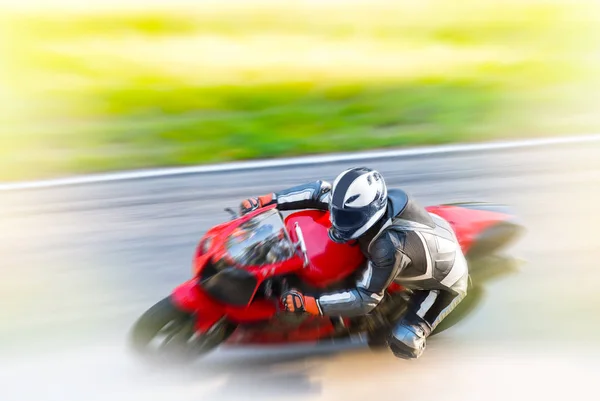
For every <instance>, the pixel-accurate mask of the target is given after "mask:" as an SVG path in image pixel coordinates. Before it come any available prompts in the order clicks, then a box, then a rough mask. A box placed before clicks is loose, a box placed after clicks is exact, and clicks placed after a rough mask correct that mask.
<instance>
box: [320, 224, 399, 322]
mask: <svg viewBox="0 0 600 401" xmlns="http://www.w3.org/2000/svg"><path fill="white" fill-rule="evenodd" d="M403 243H404V235H403V233H399V232H395V231H386V232H384V233H382V234H381V235H380V236H379V237H378V238H376V239H375V241H374V242H373V243H371V245H370V246H369V258H370V261H369V263H368V264H367V267H366V269H365V271H364V273H363V275H362V278H361V279H360V280H359V281H358V282H357V283H356V287H355V288H353V289H350V290H346V291H340V292H334V293H330V294H324V295H321V296H320V297H318V298H317V305H318V306H319V310H320V312H321V313H322V314H323V315H330V316H347V317H352V316H361V315H365V314H367V313H369V312H371V311H372V310H373V309H375V307H376V306H377V305H378V304H379V302H380V301H381V300H382V299H383V293H384V292H385V289H386V288H387V287H388V286H389V285H390V284H391V282H392V281H393V280H394V279H395V278H396V276H397V275H398V273H399V272H400V271H401V270H403V269H404V268H405V267H406V266H408V264H410V263H411V260H410V258H409V257H408V256H407V255H406V254H405V253H404V252H402V248H403V246H402V245H403Z"/></svg>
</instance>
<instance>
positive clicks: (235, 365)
mask: <svg viewBox="0 0 600 401" xmlns="http://www.w3.org/2000/svg"><path fill="white" fill-rule="evenodd" d="M360 164H362V165H369V166H372V167H375V168H377V169H379V170H380V171H381V172H382V173H383V175H384V177H385V178H386V180H387V182H388V184H389V185H390V186H401V187H403V188H404V189H405V190H407V191H408V192H411V193H412V194H413V195H415V196H416V197H417V198H418V199H419V200H420V201H421V202H422V203H423V204H437V203H443V202H454V201H466V200H482V201H494V202H500V203H505V204H508V205H510V206H512V207H513V208H514V210H515V212H516V213H517V214H518V215H519V216H520V217H521V218H522V220H523V222H524V224H525V225H526V226H527V228H528V232H527V234H526V236H525V237H524V238H523V239H522V241H521V242H520V243H519V244H517V245H516V246H515V247H513V248H512V249H511V251H510V255H511V257H515V258H517V261H518V263H517V264H518V266H519V270H518V272H516V273H514V274H512V275H509V276H506V277H502V278H499V279H498V280H497V281H495V282H493V283H491V284H490V285H488V286H487V292H486V298H485V300H484V302H483V303H482V305H481V306H480V307H479V308H478V309H477V311H476V312H475V313H474V314H473V315H472V316H471V317H470V318H469V319H467V320H466V321H464V322H463V323H461V324H460V325H458V326H456V327H454V328H453V329H452V330H449V331H448V332H445V333H443V334H442V335H440V336H439V337H437V338H434V339H432V340H431V341H430V343H429V349H428V350H427V352H426V354H425V356H424V357H423V358H421V359H420V360H418V361H414V362H406V361H399V360H396V359H394V358H393V357H391V355H389V354H388V353H385V352H384V353H382V354H373V353H371V352H369V351H368V350H366V349H365V347H364V346H363V345H361V344H346V345H340V346H335V347H317V348H315V347H293V348H291V349H281V348H278V349H258V350H257V349H245V350H235V349H231V350H225V351H221V352H217V353H215V354H213V355H211V356H210V357H208V358H207V359H206V360H204V361H200V362H199V363H198V364H196V365H194V366H192V367H189V368H186V369H183V370H168V371H162V370H159V371H157V370H149V369H147V368H146V367H142V366H139V365H137V364H136V363H135V362H134V361H133V360H132V359H131V358H130V356H129V355H128V354H127V352H126V351H125V349H124V347H123V339H124V336H125V333H126V332H127V330H128V329H129V327H130V325H131V323H132V322H133V320H134V319H135V318H136V317H137V316H138V315H139V314H141V313H142V312H143V311H144V310H145V309H146V308H147V307H149V306H150V305H152V303H154V302H155V301H157V300H159V299H160V298H162V297H163V296H165V295H166V294H168V292H169V291H170V290H171V289H172V288H173V287H174V286H175V285H177V284H178V283H179V282H181V281H183V280H185V279H186V278H187V277H188V275H189V273H190V267H191V256H192V253H193V250H194V246H195V244H196V241H197V240H198V239H199V238H200V236H201V235H202V233H203V232H204V231H206V230H207V229H208V228H209V227H210V226H212V225H214V224H216V223H219V222H221V221H223V220H224V219H227V217H228V216H227V214H226V213H225V212H223V211H222V209H223V208H224V207H227V206H232V207H235V206H237V204H238V203H239V200H240V199H242V198H244V197H246V196H249V195H257V194H262V193H266V192H270V191H273V190H277V189H280V188H285V187H287V186H291V185H294V184H296V183H299V182H303V181H307V180H314V179H318V178H323V179H329V180H331V179H333V178H334V176H335V175H336V174H337V173H338V172H340V171H341V170H342V169H344V168H346V167H348V166H351V165H352V163H347V162H344V163H334V164H325V165H316V166H311V167H301V168H278V169H263V170H254V171H243V172H228V173H215V174H198V175H190V176H181V177H171V178H160V179H144V180H137V181H122V182H112V183H104V184H93V185H81V186H73V187H63V188H55V189H44V190H29V191H16V192H2V193H0V301H1V308H0V340H1V341H2V343H1V345H0V355H1V357H0V388H1V389H2V393H3V395H2V397H1V398H2V400H7V401H9V400H10V401H12V400H19V401H21V400H26V401H29V400H45V401H47V400H61V401H62V400H65V401H70V400H76V399H77V400H81V399H84V400H111V401H112V400H141V399H144V400H149V399H152V400H154V399H156V400H172V399H181V400H200V399H207V397H213V398H217V399H219V400H221V399H243V400H247V399H258V398H261V399H281V398H282V397H289V398H292V399H300V398H301V399H304V400H307V399H308V400H321V399H322V400H331V399H348V400H354V399H356V400H359V399H361V400H362V399H365V398H367V397H368V398H373V399H390V400H392V399H393V400H397V399H399V398H404V399H408V400H413V399H414V400H419V401H423V400H434V399H435V400H437V399H439V398H440V397H443V398H444V399H446V400H447V399H450V400H465V399H473V400H480V399H484V397H485V399H486V400H495V399H498V400H500V399H503V400H504V399H506V398H507V397H513V398H516V399H525V398H535V399H542V398H543V399H545V400H549V399H557V400H558V399H563V398H565V397H576V396H586V397H587V398H589V397H590V395H592V394H595V391H596V384H595V381H594V378H595V379H596V380H597V378H598V377H600V376H599V374H600V318H599V317H598V312H597V309H598V307H599V306H600V290H599V289H598V284H600V269H599V268H598V266H597V264H598V260H599V257H598V255H599V253H600V236H598V227H599V226H600V213H599V212H598V207H599V206H598V205H600V143H587V144H585V145H569V146H566V145H561V146H553V147H545V148H529V149H522V150H509V151H508V150H504V151H486V152H482V153H479V154H474V153H462V154H461V153H457V154H452V155H436V156H430V157H424V156H420V157H409V158H404V159H402V160H399V159H388V160H372V161H369V162H361V163H360Z"/></svg>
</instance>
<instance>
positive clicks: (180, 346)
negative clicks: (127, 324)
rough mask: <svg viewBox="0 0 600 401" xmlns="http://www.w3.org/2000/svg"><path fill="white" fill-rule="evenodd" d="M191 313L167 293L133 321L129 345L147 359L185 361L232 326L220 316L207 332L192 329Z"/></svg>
mask: <svg viewBox="0 0 600 401" xmlns="http://www.w3.org/2000/svg"><path fill="white" fill-rule="evenodd" d="M194 323H195V319H194V315H193V314H191V313H188V312H185V311H182V310H180V309H179V308H177V306H176V305H175V304H174V303H173V302H172V300H171V298H170V297H167V298H164V299H162V300H161V301H159V302H158V303H156V304H155V305H154V306H152V307H151V308H150V309H148V310H147V311H146V312H145V313H144V314H142V316H140V318H139V319H138V320H137V321H136V322H135V324H134V325H133V328H132V329H131V332H130V335H129V345H130V348H131V350H132V351H133V352H134V354H136V356H138V357H140V358H141V359H143V360H145V361H148V362H160V363H182V362H183V363H188V362H191V361H193V360H194V359H196V358H197V357H199V356H200V355H202V354H205V353H207V352H209V351H211V350H212V349H214V348H216V347H217V346H218V345H219V344H221V343H222V342H223V341H225V340H226V339H227V337H229V335H231V333H232V332H233V331H234V330H235V326H234V325H232V324H231V323H229V322H227V321H225V320H222V321H219V322H218V323H216V324H215V326H213V327H212V328H211V329H210V330H209V332H207V333H203V334H199V333H197V332H196V331H195V329H194Z"/></svg>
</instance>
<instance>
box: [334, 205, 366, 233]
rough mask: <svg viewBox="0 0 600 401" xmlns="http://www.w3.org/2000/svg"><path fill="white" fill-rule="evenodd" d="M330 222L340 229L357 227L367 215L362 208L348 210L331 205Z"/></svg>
mask: <svg viewBox="0 0 600 401" xmlns="http://www.w3.org/2000/svg"><path fill="white" fill-rule="evenodd" d="M331 218H332V224H333V225H334V226H335V227H337V228H340V229H351V228H359V227H361V226H362V225H364V224H365V223H366V222H367V220H368V219H369V216H368V214H367V213H365V212H364V210H348V209H338V208H336V207H331Z"/></svg>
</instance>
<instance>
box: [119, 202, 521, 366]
mask: <svg viewBox="0 0 600 401" xmlns="http://www.w3.org/2000/svg"><path fill="white" fill-rule="evenodd" d="M426 209H427V211H428V212H430V213H433V214H436V215H438V216H440V217H442V218H444V219H445V220H447V221H448V222H449V223H450V224H451V226H452V227H453V229H454V231H455V233H456V236H457V239H458V241H459V243H460V246H461V248H462V250H463V252H464V254H465V256H466V258H467V260H468V261H469V264H470V265H472V263H473V262H474V261H476V260H480V259H481V258H485V257H486V256H489V255H493V254H495V253H496V252H497V251H499V250H500V249H503V248H505V247H506V246H507V245H508V244H509V243H511V242H514V240H515V239H516V238H517V237H518V236H519V235H520V233H521V232H522V226H521V225H520V224H518V223H517V222H516V221H515V218H514V216H512V215H511V214H510V213H508V212H507V210H506V207H504V206H501V205H496V204H490V203H461V204H444V205H439V206H429V207H427V208H426ZM226 210H228V211H229V212H230V213H232V214H233V215H234V216H233V219H232V220H231V221H229V222H226V223H223V224H220V225H217V226H215V227H213V228H211V229H210V230H209V231H208V232H207V233H206V234H205V235H204V237H203V238H202V239H201V240H200V242H199V244H198V246H197V249H196V253H195V255H194V262H193V277H192V279H191V280H189V281H187V282H185V283H183V284H181V285H179V286H178V287H176V288H175V289H174V291H173V292H172V293H171V295H170V296H168V297H166V298H164V299H163V300H161V301H159V302H158V303H156V304H155V305H154V306H152V307H151V308H150V309H148V310H147V311H146V312H145V313H144V314H143V315H142V316H141V317H140V318H139V319H138V320H137V322H136V323H135V324H134V326H133V328H132V330H131V332H130V338H129V344H130V346H131V349H132V350H133V351H134V352H135V354H137V355H138V356H141V357H144V358H148V359H154V360H156V359H158V360H161V361H167V360H175V359H176V360H192V359H194V358H196V357H198V356H200V355H202V354H206V353H207V352H209V351H211V350H213V349H215V348H216V347H218V346H219V345H221V344H236V345H241V344H282V343H298V342H322V341H331V340H336V339H344V338H349V337H352V336H356V335H359V336H364V335H366V336H367V337H369V338H370V341H369V344H370V345H372V346H373V347H378V346H382V345H384V344H385V340H384V337H383V336H382V333H386V332H387V330H389V328H390V327H392V325H393V324H394V322H397V321H398V320H399V319H400V318H401V316H402V314H403V313H404V312H405V310H406V306H407V299H408V296H409V294H410V290H409V289H406V288H404V287H402V286H401V285H399V284H397V283H394V282H393V283H392V284H390V286H389V287H388V288H387V290H386V292H385V295H384V298H383V300H382V301H381V302H380V304H379V305H378V306H377V307H376V308H375V309H374V310H373V311H372V312H371V313H370V314H368V315H366V316H361V317H354V318H343V317H325V316H311V315H308V314H297V313H290V312H285V311H284V308H283V306H282V304H281V302H280V296H281V294H283V293H284V292H285V291H286V290H288V289H290V288H295V289H298V290H300V291H301V292H303V293H305V294H309V295H310V294H316V293H319V292H323V291H335V290H339V289H345V288H351V287H353V285H354V284H355V283H356V279H357V274H359V272H360V270H361V269H360V267H361V265H362V264H363V263H365V258H364V256H363V254H362V253H361V251H360V249H359V247H358V246H357V245H356V244H352V243H349V244H339V243H335V242H333V241H331V240H330V239H329V236H328V230H329V228H330V226H331V223H330V219H329V212H327V211H319V210H304V211H297V212H294V213H291V214H289V215H288V216H287V217H284V216H283V215H282V214H281V212H279V211H278V210H277V209H275V206H274V205H273V206H270V207H266V208H261V209H258V210H255V211H253V212H251V213H248V214H246V215H244V216H237V215H235V212H233V211H231V210H230V209H226ZM470 296H471V295H467V298H465V300H463V303H465V301H466V300H467V299H468V298H469V297H470ZM453 314H457V312H456V310H455V311H453V312H452V313H451V314H450V315H449V316H448V317H447V318H446V320H445V321H444V322H446V321H448V322H452V323H450V324H449V323H446V325H445V326H444V325H443V324H442V325H440V326H438V328H437V329H436V331H435V332H434V334H435V333H437V332H440V331H442V330H445V329H447V328H448V327H449V326H450V325H453V324H455V323H456V322H457V321H459V320H461V319H462V318H463V317H464V316H462V315H461V316H460V317H459V318H458V319H454V321H453V319H452V315H453ZM444 322H443V323H444Z"/></svg>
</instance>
